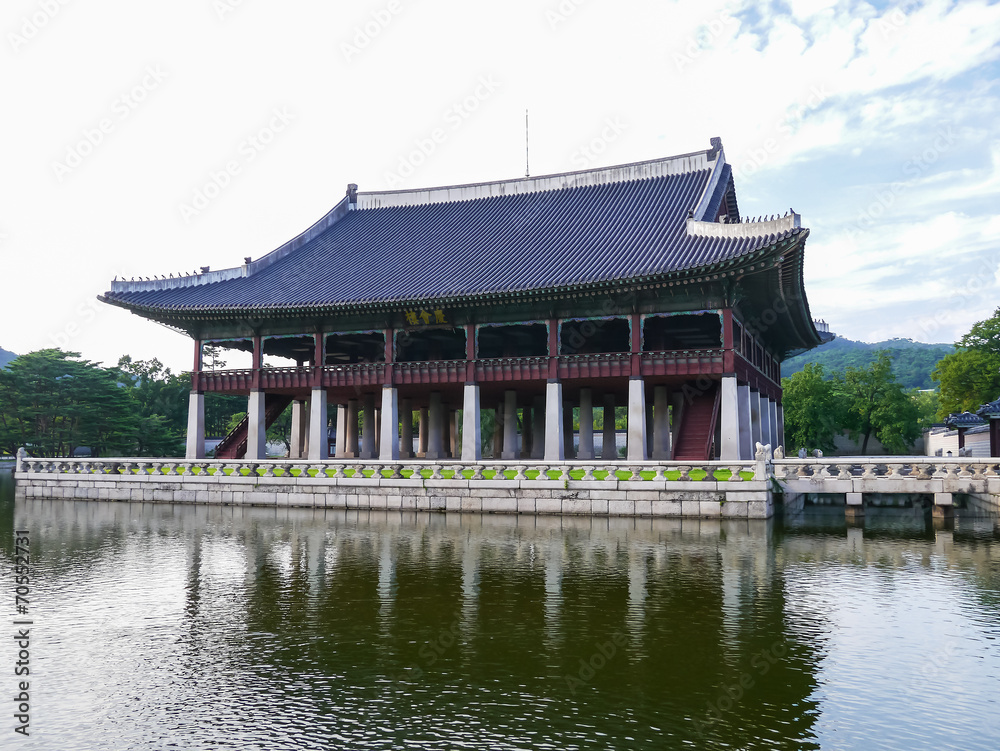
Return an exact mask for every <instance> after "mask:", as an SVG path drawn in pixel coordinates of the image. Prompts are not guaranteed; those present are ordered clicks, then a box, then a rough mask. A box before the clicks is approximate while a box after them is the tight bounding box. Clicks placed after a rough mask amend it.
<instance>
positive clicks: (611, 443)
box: [601, 394, 618, 459]
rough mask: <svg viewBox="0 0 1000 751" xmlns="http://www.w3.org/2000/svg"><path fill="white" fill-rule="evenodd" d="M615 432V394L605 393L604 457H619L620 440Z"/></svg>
mask: <svg viewBox="0 0 1000 751" xmlns="http://www.w3.org/2000/svg"><path fill="white" fill-rule="evenodd" d="M616 436H617V433H616V432H615V395H614V394H605V395H604V446H603V447H602V448H601V458H602V459H617V458H618V442H617V440H616Z"/></svg>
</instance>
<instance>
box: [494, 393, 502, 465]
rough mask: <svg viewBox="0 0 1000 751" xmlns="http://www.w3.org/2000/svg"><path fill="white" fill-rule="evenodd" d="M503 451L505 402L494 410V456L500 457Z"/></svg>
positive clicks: (495, 457)
mask: <svg viewBox="0 0 1000 751" xmlns="http://www.w3.org/2000/svg"><path fill="white" fill-rule="evenodd" d="M502 451H503V403H501V404H500V406H498V407H497V408H496V409H495V410H493V458H494V459H499V458H500V454H501V452H502Z"/></svg>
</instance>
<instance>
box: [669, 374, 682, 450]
mask: <svg viewBox="0 0 1000 751" xmlns="http://www.w3.org/2000/svg"><path fill="white" fill-rule="evenodd" d="M685 403H686V400H685V398H684V391H683V390H678V391H674V392H672V393H671V394H670V408H671V409H672V410H673V413H674V424H673V425H671V426H670V458H671V459H673V458H674V453H675V452H676V451H677V442H678V441H679V440H680V438H681V426H682V425H683V424H684V408H685V406H686V404H685Z"/></svg>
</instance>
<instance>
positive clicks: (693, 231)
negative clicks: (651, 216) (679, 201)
mask: <svg viewBox="0 0 1000 751" xmlns="http://www.w3.org/2000/svg"><path fill="white" fill-rule="evenodd" d="M801 228H802V217H801V216H799V215H798V214H796V213H795V212H794V211H792V210H789V213H788V214H785V216H782V217H778V216H772V217H770V218H767V217H757V218H756V219H747V220H745V221H743V222H740V223H733V224H730V223H728V222H699V221H698V220H697V219H693V218H691V216H690V214H689V215H688V220H687V233H688V235H690V236H691V237H765V236H767V235H778V234H782V233H784V232H789V231H791V230H794V229H801Z"/></svg>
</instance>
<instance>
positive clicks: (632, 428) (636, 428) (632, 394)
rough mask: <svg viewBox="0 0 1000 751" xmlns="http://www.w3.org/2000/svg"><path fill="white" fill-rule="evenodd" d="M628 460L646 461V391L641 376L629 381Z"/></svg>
mask: <svg viewBox="0 0 1000 751" xmlns="http://www.w3.org/2000/svg"><path fill="white" fill-rule="evenodd" d="M628 460H629V461H630V462H641V461H645V460H646V389H645V384H644V383H643V381H642V377H641V376H635V377H632V378H629V381H628Z"/></svg>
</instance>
